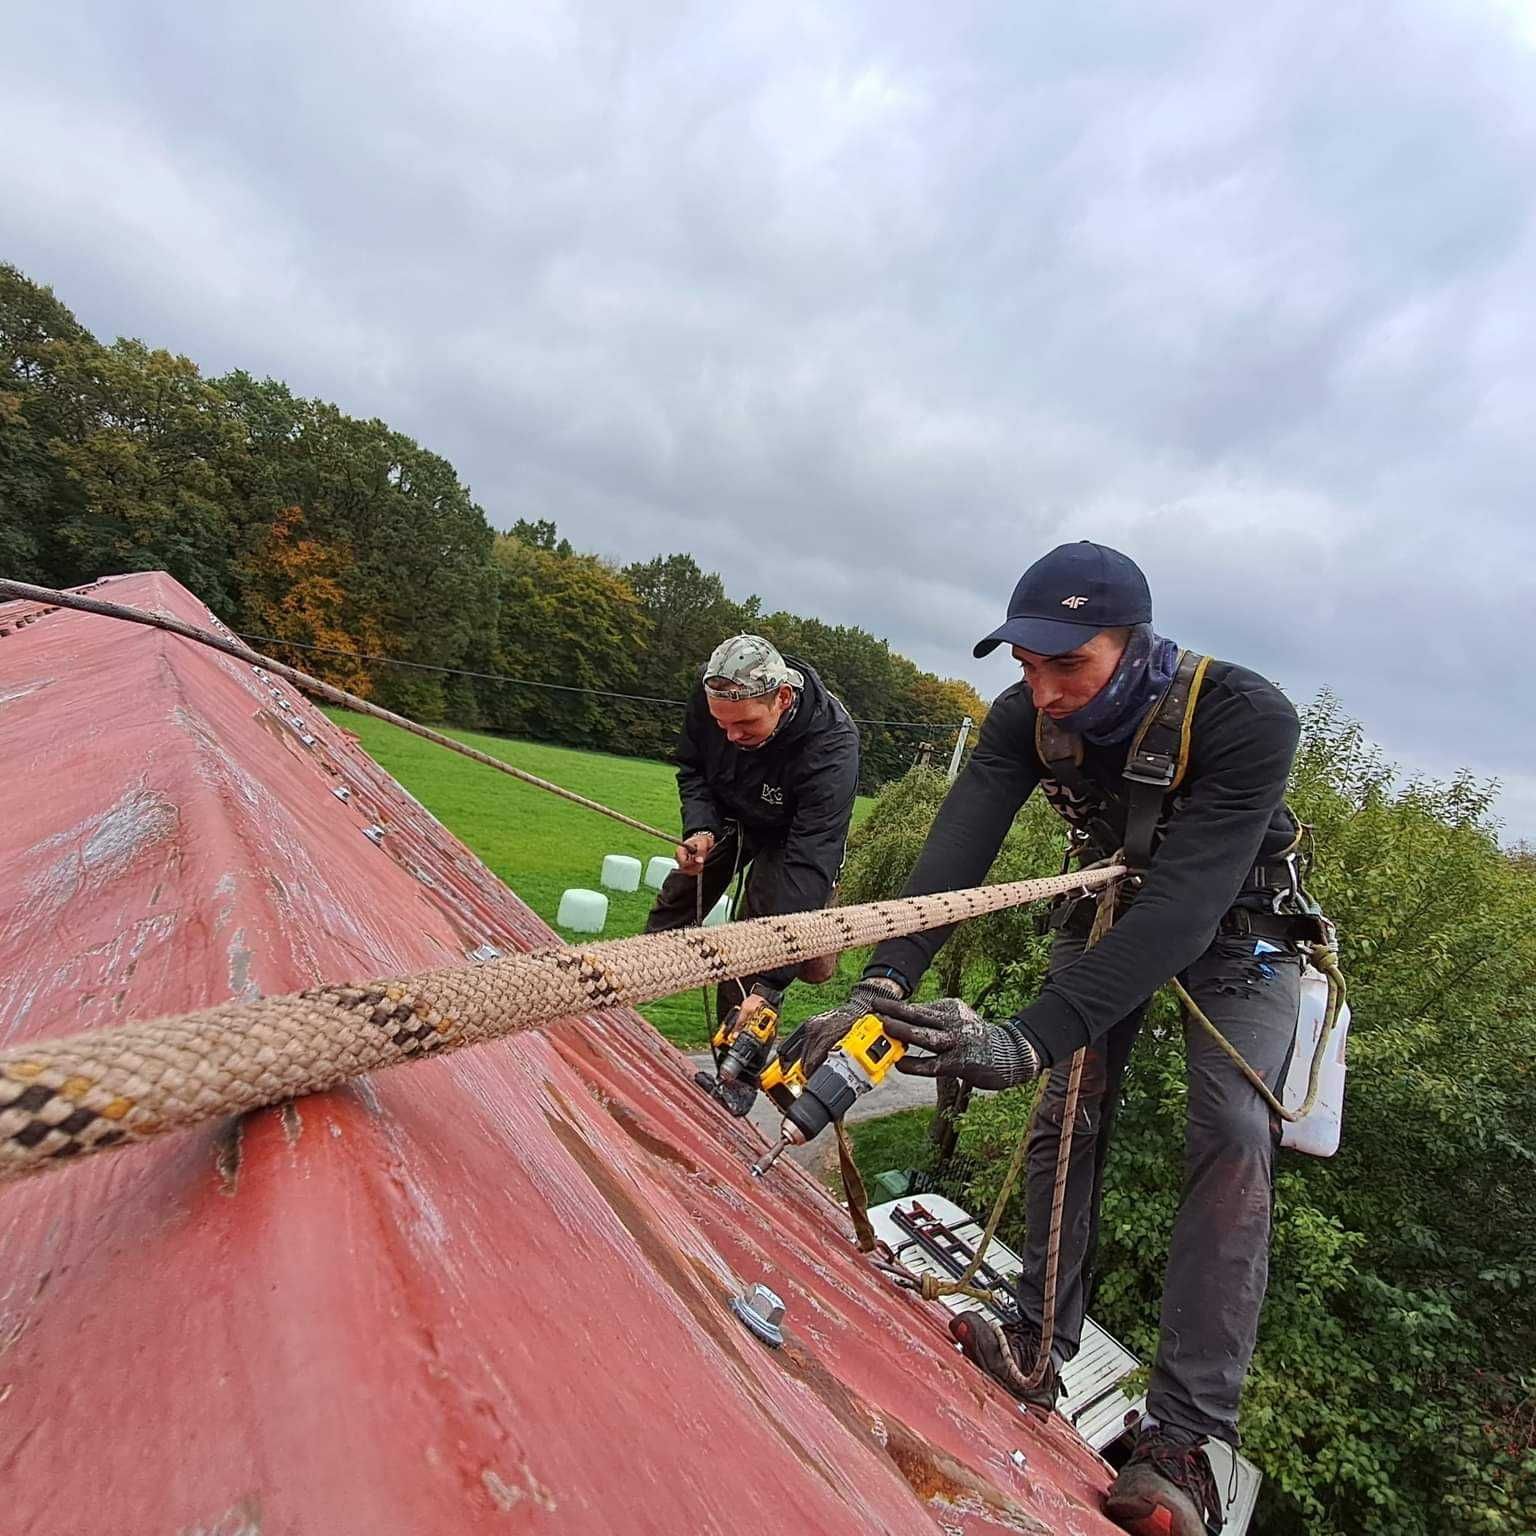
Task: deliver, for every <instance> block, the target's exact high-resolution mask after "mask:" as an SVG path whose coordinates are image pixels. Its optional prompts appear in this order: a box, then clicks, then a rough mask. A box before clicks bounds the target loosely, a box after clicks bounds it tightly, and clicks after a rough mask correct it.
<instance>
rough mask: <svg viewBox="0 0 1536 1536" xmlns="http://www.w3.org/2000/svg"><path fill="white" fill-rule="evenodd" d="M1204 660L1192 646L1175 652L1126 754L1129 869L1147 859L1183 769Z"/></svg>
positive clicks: (1207, 659)
mask: <svg viewBox="0 0 1536 1536" xmlns="http://www.w3.org/2000/svg"><path fill="white" fill-rule="evenodd" d="M1210 664H1211V658H1210V657H1209V656H1202V655H1200V654H1199V653H1198V652H1197V651H1180V652H1179V664H1178V667H1177V668H1176V669H1175V671H1174V674H1173V680H1172V681H1171V682H1170V683H1169V684H1168V686H1167V688H1165V689H1164V690H1163V696H1162V698H1160V699H1159V700H1158V701H1157V703H1156V704H1155V705H1154V706H1153V707H1152V708H1151V709H1150V710H1149V711H1148V712H1147V717H1146V719H1145V720H1143V721H1142V723H1141V729H1140V730H1139V731H1137V732H1136V735H1135V737H1134V738H1133V740H1132V741H1131V747H1130V751H1129V752H1127V753H1126V757H1125V771H1124V773H1123V774H1122V777H1123V778H1124V779H1125V782H1126V785H1127V788H1128V803H1127V805H1126V812H1125V862H1126V863H1127V864H1128V865H1130V867H1131V868H1132V869H1133V870H1144V869H1146V867H1147V866H1148V865H1149V864H1150V863H1151V862H1152V840H1153V838H1154V837H1155V836H1156V835H1157V824H1158V822H1159V821H1160V820H1161V819H1162V815H1163V808H1164V806H1165V804H1166V803H1167V799H1168V796H1169V795H1171V794H1172V793H1173V792H1174V790H1176V789H1177V788H1178V787H1179V785H1180V784H1182V783H1183V781H1184V775H1185V772H1186V771H1187V770H1188V768H1189V735H1190V729H1191V727H1192V726H1193V724H1194V718H1195V701H1196V700H1197V699H1198V698H1199V696H1200V685H1201V684H1202V683H1203V682H1204V681H1205V671H1206V668H1207V667H1209V666H1210Z"/></svg>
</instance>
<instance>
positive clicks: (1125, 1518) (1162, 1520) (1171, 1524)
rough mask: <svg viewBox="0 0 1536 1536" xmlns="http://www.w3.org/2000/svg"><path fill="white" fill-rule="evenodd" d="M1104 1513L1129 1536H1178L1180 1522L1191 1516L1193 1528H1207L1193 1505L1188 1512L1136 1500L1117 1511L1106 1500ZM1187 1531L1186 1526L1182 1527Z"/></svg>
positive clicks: (1123, 1505)
mask: <svg viewBox="0 0 1536 1536" xmlns="http://www.w3.org/2000/svg"><path fill="white" fill-rule="evenodd" d="M1104 1513H1105V1514H1106V1515H1108V1516H1109V1518H1110V1519H1111V1520H1113V1521H1114V1522H1115V1524H1116V1525H1118V1526H1121V1527H1122V1528H1123V1529H1125V1530H1127V1531H1129V1532H1130V1533H1131V1536H1179V1530H1180V1527H1181V1522H1182V1521H1185V1520H1188V1519H1189V1518H1190V1517H1191V1516H1193V1518H1194V1521H1195V1528H1196V1529H1197V1530H1199V1531H1201V1532H1204V1531H1205V1530H1206V1529H1207V1527H1206V1524H1205V1521H1204V1520H1202V1519H1201V1518H1200V1516H1199V1514H1198V1513H1197V1512H1196V1511H1195V1508H1194V1505H1193V1504H1191V1505H1190V1506H1189V1510H1188V1512H1187V1513H1186V1512H1184V1511H1181V1510H1175V1509H1170V1508H1169V1507H1168V1505H1166V1504H1163V1503H1154V1504H1148V1503H1147V1502H1146V1501H1145V1500H1144V1499H1137V1500H1136V1502H1135V1504H1133V1505H1130V1504H1122V1505H1121V1506H1120V1507H1119V1508H1118V1509H1117V1508H1116V1507H1115V1501H1114V1500H1113V1499H1108V1500H1106V1501H1105V1504H1104ZM1183 1528H1184V1529H1186V1530H1187V1529H1188V1527H1187V1526H1184V1527H1183Z"/></svg>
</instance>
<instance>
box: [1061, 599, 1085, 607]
mask: <svg viewBox="0 0 1536 1536" xmlns="http://www.w3.org/2000/svg"><path fill="white" fill-rule="evenodd" d="M1087 601H1088V599H1087V598H1086V597H1064V598H1062V600H1061V606H1062V607H1063V608H1081V607H1082V606H1083V604H1084V603H1086V602H1087Z"/></svg>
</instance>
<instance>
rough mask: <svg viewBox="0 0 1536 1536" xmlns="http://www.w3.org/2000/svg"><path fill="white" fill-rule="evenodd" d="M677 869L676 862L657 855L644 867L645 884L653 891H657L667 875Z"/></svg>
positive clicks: (662, 855)
mask: <svg viewBox="0 0 1536 1536" xmlns="http://www.w3.org/2000/svg"><path fill="white" fill-rule="evenodd" d="M676 868H677V860H676V859H669V858H668V857H667V856H666V854H664V853H659V854H657V855H656V857H655V858H654V859H652V860H651V861H650V863H649V864H647V865H646V866H645V883H646V884H647V885H648V886H650V888H651V889H652V890H653V891H659V890H660V889H661V887H662V884H663V883H664V882H665V880H666V878H667V876H668V875H670V874H671V873H672V871H673V870H674V869H676Z"/></svg>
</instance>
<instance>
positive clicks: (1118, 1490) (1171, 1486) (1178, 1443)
mask: <svg viewBox="0 0 1536 1536" xmlns="http://www.w3.org/2000/svg"><path fill="white" fill-rule="evenodd" d="M1204 1447H1205V1441H1204V1440H1190V1439H1187V1438H1185V1437H1182V1436H1174V1435H1172V1434H1170V1433H1169V1432H1168V1431H1166V1430H1163V1429H1149V1430H1147V1431H1146V1432H1145V1433H1144V1434H1143V1435H1142V1437H1141V1438H1140V1439H1139V1440H1138V1441H1137V1442H1136V1449H1135V1450H1134V1451H1132V1452H1131V1459H1130V1460H1129V1461H1128V1462H1126V1464H1125V1465H1124V1466H1123V1467H1122V1468H1121V1469H1120V1475H1119V1476H1118V1477H1116V1479H1115V1481H1114V1486H1113V1487H1112V1488H1111V1489H1110V1490H1109V1497H1108V1498H1107V1499H1106V1500H1105V1501H1104V1513H1105V1514H1106V1515H1108V1516H1109V1518H1110V1519H1111V1520H1113V1521H1114V1522H1115V1523H1116V1524H1117V1525H1122V1526H1124V1527H1125V1529H1126V1530H1128V1531H1130V1532H1132V1533H1133V1536H1216V1533H1217V1532H1218V1531H1220V1530H1221V1528H1222V1526H1223V1524H1225V1516H1224V1513H1223V1511H1222V1507H1221V1495H1220V1494H1218V1493H1217V1491H1216V1478H1215V1476H1214V1475H1213V1474H1212V1472H1211V1464H1210V1462H1209V1461H1208V1460H1207V1459H1206V1454H1205V1449H1204Z"/></svg>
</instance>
